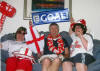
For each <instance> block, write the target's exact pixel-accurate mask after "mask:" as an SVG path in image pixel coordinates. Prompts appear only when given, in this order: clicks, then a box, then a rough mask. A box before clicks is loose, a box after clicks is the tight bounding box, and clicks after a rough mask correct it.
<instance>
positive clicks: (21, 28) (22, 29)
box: [15, 27, 27, 38]
mask: <svg viewBox="0 0 100 71" xmlns="http://www.w3.org/2000/svg"><path fill="white" fill-rule="evenodd" d="M21 31H24V32H25V33H27V32H26V28H25V27H19V28H18V29H17V31H16V33H15V38H16V34H17V33H18V32H21Z"/></svg>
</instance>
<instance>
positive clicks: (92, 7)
mask: <svg viewBox="0 0 100 71" xmlns="http://www.w3.org/2000/svg"><path fill="white" fill-rule="evenodd" d="M0 1H1V0H0ZM5 1H6V2H8V3H9V4H10V5H12V6H14V7H15V8H16V15H15V16H14V17H13V18H9V17H6V20H5V22H4V26H3V31H2V32H1V33H0V37H1V36H3V35H4V34H8V33H12V32H15V31H16V29H17V28H18V27H19V26H24V27H27V28H28V20H23V6H24V0H5ZM99 7H100V0H72V13H73V17H74V18H75V20H78V19H80V18H84V19H85V20H86V21H87V27H88V28H89V32H90V33H91V34H92V35H93V37H94V38H95V39H100V37H99V34H100V32H99V26H100V25H99V17H100V14H99V13H100V8H99ZM0 17H1V13H0ZM59 25H60V31H68V29H69V25H70V24H69V23H68V22H67V23H66V22H65V23H61V24H59ZM48 26H49V25H48V24H46V25H39V26H37V29H38V30H39V31H48Z"/></svg>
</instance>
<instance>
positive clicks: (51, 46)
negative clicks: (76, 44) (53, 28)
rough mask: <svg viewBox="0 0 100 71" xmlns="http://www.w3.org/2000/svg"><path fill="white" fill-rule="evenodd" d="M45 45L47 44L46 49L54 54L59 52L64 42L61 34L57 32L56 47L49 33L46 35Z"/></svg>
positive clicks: (62, 49) (62, 48) (61, 50)
mask: <svg viewBox="0 0 100 71" xmlns="http://www.w3.org/2000/svg"><path fill="white" fill-rule="evenodd" d="M47 40H48V42H47V45H48V49H49V50H50V51H52V52H54V53H56V54H61V53H62V52H63V51H64V43H63V40H62V38H61V35H60V34H58V36H57V43H58V48H57V47H55V46H54V44H53V38H52V36H51V35H50V34H49V35H48V37H47Z"/></svg>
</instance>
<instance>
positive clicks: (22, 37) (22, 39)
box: [16, 31, 25, 41]
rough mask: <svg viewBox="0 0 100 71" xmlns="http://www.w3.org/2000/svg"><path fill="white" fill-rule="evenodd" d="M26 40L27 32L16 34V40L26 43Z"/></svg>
mask: <svg viewBox="0 0 100 71" xmlns="http://www.w3.org/2000/svg"><path fill="white" fill-rule="evenodd" d="M24 38H25V32H24V31H19V32H17V34H16V40H17V41H24Z"/></svg>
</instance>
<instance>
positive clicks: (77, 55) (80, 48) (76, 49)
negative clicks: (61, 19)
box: [63, 18, 95, 71]
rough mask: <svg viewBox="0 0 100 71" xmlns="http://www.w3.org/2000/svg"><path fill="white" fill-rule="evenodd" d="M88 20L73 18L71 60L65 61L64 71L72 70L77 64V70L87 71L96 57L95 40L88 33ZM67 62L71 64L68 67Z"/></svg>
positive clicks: (70, 32) (70, 31)
mask: <svg viewBox="0 0 100 71" xmlns="http://www.w3.org/2000/svg"><path fill="white" fill-rule="evenodd" d="M86 31H87V27H86V21H85V20H84V19H80V20H78V21H77V22H74V21H73V18H72V19H71V26H70V30H69V34H70V36H71V37H72V40H73V42H72V44H71V46H70V61H67V60H66V61H65V63H64V65H63V66H64V67H63V71H72V66H73V65H75V67H76V70H77V71H87V66H88V64H90V63H91V62H93V61H94V60H95V59H94V58H93V53H92V51H93V40H92V38H91V36H90V35H88V34H86ZM67 62H70V66H69V67H67V64H66V63H67Z"/></svg>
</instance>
